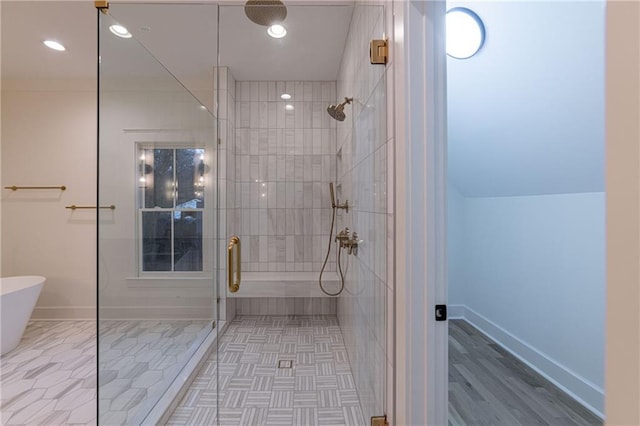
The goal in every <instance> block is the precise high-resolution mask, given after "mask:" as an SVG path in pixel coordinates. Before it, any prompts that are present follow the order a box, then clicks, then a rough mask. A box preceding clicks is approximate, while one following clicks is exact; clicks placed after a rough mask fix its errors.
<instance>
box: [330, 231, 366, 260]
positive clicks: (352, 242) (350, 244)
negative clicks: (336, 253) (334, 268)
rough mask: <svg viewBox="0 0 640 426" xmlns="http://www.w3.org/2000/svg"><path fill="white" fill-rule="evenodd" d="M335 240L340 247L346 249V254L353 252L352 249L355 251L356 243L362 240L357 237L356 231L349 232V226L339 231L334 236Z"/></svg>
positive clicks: (356, 248)
mask: <svg viewBox="0 0 640 426" xmlns="http://www.w3.org/2000/svg"><path fill="white" fill-rule="evenodd" d="M336 241H340V248H345V249H347V253H348V254H353V253H354V250H355V251H356V253H357V250H358V244H360V243H361V242H362V240H359V239H358V234H357V233H356V232H354V233H353V234H350V233H349V228H344V230H342V231H340V232H339V233H338V235H337V236H336Z"/></svg>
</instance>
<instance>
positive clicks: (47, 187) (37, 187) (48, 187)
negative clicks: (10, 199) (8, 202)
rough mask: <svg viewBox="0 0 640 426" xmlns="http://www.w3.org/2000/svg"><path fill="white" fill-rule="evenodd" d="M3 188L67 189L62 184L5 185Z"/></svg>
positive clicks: (15, 189)
mask: <svg viewBox="0 0 640 426" xmlns="http://www.w3.org/2000/svg"><path fill="white" fill-rule="evenodd" d="M4 189H10V190H12V191H17V190H19V189H59V190H60V191H64V190H65V189H67V187H66V186H64V185H59V186H16V185H13V186H5V187H4Z"/></svg>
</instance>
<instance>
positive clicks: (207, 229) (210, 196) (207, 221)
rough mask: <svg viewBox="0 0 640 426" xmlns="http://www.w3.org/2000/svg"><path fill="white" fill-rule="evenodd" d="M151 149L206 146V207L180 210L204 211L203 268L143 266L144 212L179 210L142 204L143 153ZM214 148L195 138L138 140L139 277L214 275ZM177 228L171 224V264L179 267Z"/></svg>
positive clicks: (203, 147) (136, 216)
mask: <svg viewBox="0 0 640 426" xmlns="http://www.w3.org/2000/svg"><path fill="white" fill-rule="evenodd" d="M149 149H173V150H177V149H202V150H204V164H205V173H204V178H205V179H204V182H203V183H204V189H203V191H204V208H201V209H179V210H180V211H199V212H202V271H144V270H143V253H142V250H143V244H142V234H143V229H142V228H143V227H142V213H143V212H170V213H172V214H171V217H172V220H173V213H174V212H175V211H176V210H178V209H176V207H175V200H174V207H171V208H146V207H142V206H141V204H142V202H143V200H144V191H143V188H142V187H141V185H140V177H141V176H142V175H141V168H140V156H141V154H142V152H143V151H144V150H149ZM212 151H213V150H212V148H211V147H207V146H206V145H205V144H202V143H194V142H143V141H138V142H136V143H135V167H136V170H135V185H136V191H135V200H134V207H135V218H136V219H135V221H136V222H135V225H136V235H137V238H136V248H135V250H136V258H137V262H136V265H137V276H138V277H139V278H208V277H211V274H212V262H211V257H212V253H213V246H212V240H213V238H212V234H211V232H212V231H213V228H214V227H213V226H212V218H213V214H212V212H213V206H214V205H215V199H214V191H213V184H214V181H213V180H212V179H213V178H214V177H215V174H214V173H212V170H214V168H213V167H212V164H213V163H212V158H214V157H212V154H213V153H212ZM206 167H208V168H209V171H207V170H206ZM174 180H175V170H174ZM173 244H174V228H173V226H172V227H171V248H172V249H171V267H172V268H173V267H175V261H174V250H173Z"/></svg>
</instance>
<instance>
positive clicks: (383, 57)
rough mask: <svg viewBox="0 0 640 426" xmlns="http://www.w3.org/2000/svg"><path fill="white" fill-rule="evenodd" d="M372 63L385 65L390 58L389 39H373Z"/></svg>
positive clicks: (371, 48)
mask: <svg viewBox="0 0 640 426" xmlns="http://www.w3.org/2000/svg"><path fill="white" fill-rule="evenodd" d="M369 54H370V56H371V63H372V64H381V65H385V64H386V63H387V61H388V60H389V46H388V44H387V40H371V45H370V48H369Z"/></svg>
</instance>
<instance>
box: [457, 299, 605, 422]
mask: <svg viewBox="0 0 640 426" xmlns="http://www.w3.org/2000/svg"><path fill="white" fill-rule="evenodd" d="M449 318H450V319H464V320H465V321H467V322H468V323H470V324H471V325H473V326H474V327H475V328H477V329H478V330H480V331H481V332H482V333H484V334H486V335H487V336H488V337H489V338H490V339H491V340H494V341H495V342H496V343H498V344H499V345H500V346H502V347H503V348H504V349H505V350H506V351H507V352H509V353H511V354H512V355H513V356H515V357H516V358H518V359H519V360H520V361H522V362H524V363H525V364H527V365H528V366H529V367H531V368H532V369H533V370H535V371H536V372H537V373H539V374H540V375H542V376H543V377H544V378H546V379H547V380H549V381H550V382H551V383H553V384H554V385H556V386H557V387H559V388H560V389H562V390H563V391H564V392H566V393H567V394H568V395H569V396H571V397H572V398H573V399H575V400H576V401H578V402H579V403H580V404H582V405H583V406H584V407H585V408H587V409H588V410H589V411H591V412H592V413H593V414H595V415H596V416H598V417H600V418H601V419H604V414H603V411H604V389H602V388H600V387H598V386H596V385H595V384H593V383H591V382H589V381H588V380H586V379H584V378H583V377H581V376H579V375H578V374H576V373H574V372H573V371H571V370H570V369H569V368H567V367H565V366H564V365H562V364H560V363H558V362H557V361H555V360H554V359H552V358H550V357H549V356H547V355H546V354H544V353H542V352H541V351H539V350H538V349H536V348H534V347H533V346H531V345H529V344H528V343H526V342H525V341H523V340H521V339H520V338H518V337H516V336H514V335H513V334H511V333H509V332H508V331H507V330H505V329H504V328H502V327H500V326H499V325H498V324H496V323H494V322H492V321H490V320H489V319H487V318H485V317H484V316H482V315H480V314H479V313H477V312H475V311H474V310H473V309H471V308H469V307H468V306H466V305H450V306H449Z"/></svg>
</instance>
